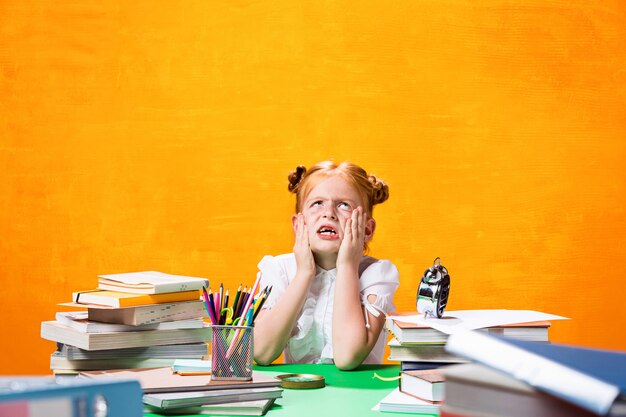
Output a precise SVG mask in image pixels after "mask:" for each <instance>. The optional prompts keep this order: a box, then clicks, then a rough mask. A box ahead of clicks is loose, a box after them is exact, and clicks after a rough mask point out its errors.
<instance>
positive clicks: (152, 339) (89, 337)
mask: <svg viewBox="0 0 626 417" xmlns="http://www.w3.org/2000/svg"><path fill="white" fill-rule="evenodd" d="M41 337H42V338H43V339H47V340H52V341H55V342H60V343H63V344H67V345H72V346H76V347H79V348H81V349H85V350H103V349H122V348H132V347H141V346H156V345H171V344H176V343H181V344H182V343H194V342H209V341H211V337H212V329H211V327H210V326H205V327H203V328H201V329H172V330H145V331H141V332H115V333H83V332H80V331H78V330H76V329H72V328H71V327H67V326H64V325H62V324H61V323H59V322H57V321H44V322H42V323H41Z"/></svg>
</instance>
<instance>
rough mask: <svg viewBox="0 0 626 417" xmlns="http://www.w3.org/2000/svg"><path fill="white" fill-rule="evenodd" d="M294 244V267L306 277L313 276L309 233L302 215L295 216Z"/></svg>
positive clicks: (313, 263) (313, 268) (313, 261)
mask: <svg viewBox="0 0 626 417" xmlns="http://www.w3.org/2000/svg"><path fill="white" fill-rule="evenodd" d="M295 233H296V243H295V244H294V245H293V253H294V254H295V255H296V266H297V269H298V272H302V273H304V274H306V275H307V276H315V271H316V269H315V259H314V258H313V252H311V246H310V244H309V231H308V228H307V227H306V224H305V223H304V215H303V214H302V213H298V214H297V219H296V231H295Z"/></svg>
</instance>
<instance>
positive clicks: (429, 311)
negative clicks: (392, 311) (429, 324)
mask: <svg viewBox="0 0 626 417" xmlns="http://www.w3.org/2000/svg"><path fill="white" fill-rule="evenodd" d="M449 296H450V275H449V274H448V270H447V269H446V268H445V267H444V266H443V265H441V259H439V257H437V258H435V260H434V261H433V266H431V267H430V268H428V269H427V270H426V271H425V272H424V275H423V276H422V279H421V280H420V285H419V287H418V288H417V297H416V298H417V300H416V307H417V311H419V312H420V313H423V314H424V316H425V317H427V316H431V317H437V318H441V317H442V316H443V310H445V308H446V305H447V304H448V297H449Z"/></svg>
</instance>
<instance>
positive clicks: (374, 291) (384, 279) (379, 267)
mask: <svg viewBox="0 0 626 417" xmlns="http://www.w3.org/2000/svg"><path fill="white" fill-rule="evenodd" d="M399 284H400V281H399V272H398V269H397V268H396V266H395V265H394V264H393V263H391V262H390V261H387V260H379V261H376V262H374V263H372V264H371V265H370V266H369V267H367V268H366V269H365V270H364V271H363V273H362V274H361V279H360V289H361V301H362V303H363V304H364V305H365V306H366V308H368V307H373V308H374V309H376V310H378V311H380V312H382V313H383V314H387V313H388V312H390V311H394V310H395V306H394V305H393V296H394V294H395V293H396V289H397V288H398V285H399ZM370 295H376V301H374V302H373V303H370V302H369V301H368V297H369V296H370ZM368 310H369V308H368Z"/></svg>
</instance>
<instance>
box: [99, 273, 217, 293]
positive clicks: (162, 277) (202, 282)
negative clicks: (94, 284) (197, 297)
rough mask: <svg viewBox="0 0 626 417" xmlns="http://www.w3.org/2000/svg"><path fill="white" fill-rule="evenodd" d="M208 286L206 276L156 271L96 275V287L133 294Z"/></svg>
mask: <svg viewBox="0 0 626 417" xmlns="http://www.w3.org/2000/svg"><path fill="white" fill-rule="evenodd" d="M203 286H204V287H208V286H209V280H208V279H206V278H197V277H187V276H184V275H171V274H166V273H164V272H158V271H143V272H127V273H122V274H108V275H99V276H98V288H99V289H101V290H112V291H121V292H130V293H135V294H161V293H168V292H178V291H190V290H199V289H202V287H203Z"/></svg>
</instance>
